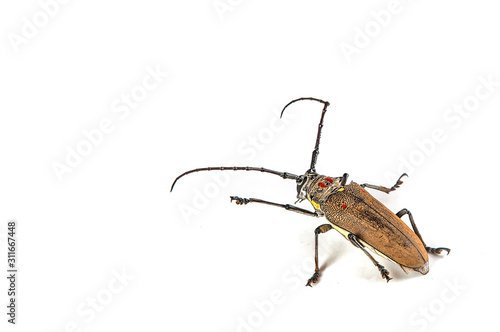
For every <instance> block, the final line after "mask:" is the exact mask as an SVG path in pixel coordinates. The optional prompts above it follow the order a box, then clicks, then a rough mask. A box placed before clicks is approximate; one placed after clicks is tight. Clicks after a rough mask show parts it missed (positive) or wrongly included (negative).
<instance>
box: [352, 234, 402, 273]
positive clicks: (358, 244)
mask: <svg viewBox="0 0 500 332" xmlns="http://www.w3.org/2000/svg"><path fill="white" fill-rule="evenodd" d="M347 237H348V238H349V241H351V243H352V244H353V245H354V246H355V247H357V248H359V249H361V250H363V252H364V253H365V254H366V256H368V258H369V259H370V260H371V261H372V263H373V264H374V265H375V266H376V267H377V268H378V270H379V271H380V274H381V275H382V278H383V279H386V280H387V282H389V280H391V279H392V278H391V277H389V271H387V270H386V268H385V267H384V266H383V265H381V264H380V263H379V262H377V261H376V260H375V258H373V257H372V255H370V253H369V252H368V251H367V250H366V249H365V247H364V246H363V245H362V244H361V242H359V239H358V237H357V236H356V235H354V234H352V233H349V235H348V236H347Z"/></svg>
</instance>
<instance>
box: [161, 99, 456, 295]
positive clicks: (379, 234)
mask: <svg viewBox="0 0 500 332" xmlns="http://www.w3.org/2000/svg"><path fill="white" fill-rule="evenodd" d="M302 100H312V101H317V102H319V103H322V104H323V111H322V113H321V118H320V121H319V125H318V133H317V136H316V144H315V146H314V150H313V152H312V158H311V166H310V168H309V169H308V170H307V171H306V172H305V173H304V174H303V175H295V174H292V173H288V172H278V171H274V170H270V169H267V168H263V167H241V166H234V167H227V166H222V167H203V168H196V169H193V170H190V171H187V172H184V173H183V174H181V175H179V176H178V177H177V178H176V179H175V180H174V182H173V184H172V187H171V188H170V191H172V189H173V188H174V185H175V184H176V182H177V181H178V180H179V179H180V178H181V177H183V176H184V175H187V174H190V173H194V172H199V171H212V170H220V171H226V170H233V171H242V170H244V171H259V172H263V173H270V174H274V175H279V176H281V177H282V178H283V179H291V180H295V181H296V183H297V202H302V201H304V200H306V199H307V200H308V201H309V202H310V203H311V204H312V206H313V207H314V211H309V210H306V209H303V208H300V207H298V206H295V205H291V204H279V203H273V202H269V201H265V200H262V199H258V198H241V197H238V196H230V198H231V202H233V201H235V202H236V204H238V205H244V204H248V203H261V204H267V205H271V206H276V207H280V208H284V209H286V210H288V211H293V212H297V213H301V214H304V215H307V216H311V217H325V218H326V220H327V221H328V223H327V224H323V225H320V226H318V227H317V228H316V230H315V231H314V235H315V251H314V262H315V271H314V274H313V275H312V277H311V278H309V280H308V281H307V284H306V286H312V285H311V283H316V282H317V281H318V278H319V276H320V269H319V265H318V235H319V234H321V233H325V232H328V231H329V230H331V229H332V228H333V229H335V230H337V231H338V232H339V233H340V234H342V235H343V236H344V237H345V238H346V239H347V240H348V241H350V242H351V243H352V244H353V245H354V246H355V247H356V248H359V249H361V250H362V251H363V252H364V253H365V254H366V255H367V256H368V258H369V259H370V260H371V261H372V263H373V264H374V265H375V266H376V267H377V268H378V270H379V271H380V274H381V276H382V278H384V279H386V280H387V282H389V280H391V279H392V278H391V277H389V271H387V269H386V268H385V267H384V266H383V265H381V264H380V263H379V262H378V261H376V260H375V259H374V258H373V257H372V256H371V255H370V253H369V252H368V250H367V248H368V249H370V250H371V251H373V252H375V253H376V254H378V255H380V256H382V257H384V258H386V259H388V260H390V261H393V262H395V263H396V264H398V265H399V266H400V267H401V268H402V269H403V271H405V272H406V273H408V272H407V270H406V269H412V270H415V271H417V272H420V273H421V274H424V275H425V274H427V273H428V272H429V257H428V255H427V253H432V254H441V252H443V251H446V252H447V254H449V253H450V249H449V248H444V247H439V248H432V247H428V246H427V245H426V244H425V242H424V240H423V239H422V236H421V235H420V232H419V231H418V229H417V226H416V224H415V221H414V220H413V216H412V214H411V212H410V211H408V210H407V209H402V210H401V211H399V212H397V213H396V214H394V213H393V212H392V211H390V210H389V209H388V208H387V207H386V206H385V205H383V204H382V203H381V202H379V201H378V200H377V199H375V198H374V197H373V196H372V195H370V194H369V193H368V192H367V191H366V190H365V188H369V189H374V190H379V191H382V192H385V193H387V194H388V193H390V192H391V191H394V190H396V189H397V188H399V186H400V185H401V184H402V183H403V181H402V180H401V178H402V177H403V176H407V174H406V173H404V174H402V175H401V176H400V177H399V179H398V180H397V181H396V183H395V184H394V185H393V186H392V187H391V188H387V187H383V186H377V185H372V184H368V183H364V184H361V185H360V184H357V183H355V182H353V181H351V182H350V183H349V184H347V177H348V174H347V173H344V175H342V176H340V177H330V176H325V175H320V174H318V173H316V167H315V166H316V161H317V158H318V154H319V142H320V139H321V130H322V128H323V120H324V117H325V113H326V110H327V108H328V106H329V105H330V103H329V102H327V101H323V100H321V99H318V98H312V97H303V98H298V99H295V100H292V101H291V102H289V103H288V104H287V105H286V106H285V107H284V108H283V110H282V111H281V116H280V117H282V116H283V113H284V112H285V109H286V108H287V107H288V106H290V105H291V104H293V103H295V102H297V101H302ZM297 202H296V203H297ZM404 215H408V218H409V219H410V223H411V226H412V228H413V231H412V230H411V229H410V228H409V227H408V226H407V225H406V224H405V223H404V222H403V221H402V219H401V217H403V216H404Z"/></svg>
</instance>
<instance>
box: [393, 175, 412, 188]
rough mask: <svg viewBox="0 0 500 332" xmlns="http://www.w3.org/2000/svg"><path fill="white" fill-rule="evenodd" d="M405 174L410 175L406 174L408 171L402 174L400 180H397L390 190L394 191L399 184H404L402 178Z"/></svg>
mask: <svg viewBox="0 0 500 332" xmlns="http://www.w3.org/2000/svg"><path fill="white" fill-rule="evenodd" d="M403 176H406V177H408V174H406V173H403V174H401V176H400V177H399V179H398V181H396V184H395V185H393V186H392V187H391V189H390V191H394V190H396V189H398V188H399V186H400V185H402V184H403V181H401V178H402V177H403Z"/></svg>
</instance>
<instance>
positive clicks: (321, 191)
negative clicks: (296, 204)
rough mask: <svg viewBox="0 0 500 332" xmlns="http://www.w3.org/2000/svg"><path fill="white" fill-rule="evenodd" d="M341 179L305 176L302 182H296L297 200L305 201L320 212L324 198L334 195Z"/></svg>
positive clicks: (312, 175) (316, 175) (340, 186)
mask: <svg viewBox="0 0 500 332" xmlns="http://www.w3.org/2000/svg"><path fill="white" fill-rule="evenodd" d="M341 181H342V177H329V176H326V175H319V174H306V175H304V176H303V179H302V182H301V183H299V181H297V198H298V199H299V200H304V199H307V200H308V201H309V202H311V204H312V205H313V206H314V209H315V210H316V211H318V212H321V213H322V211H321V208H320V205H321V203H323V202H324V201H325V200H326V198H327V197H328V196H330V195H332V194H334V193H336V192H337V191H338V190H339V189H340V188H342V185H341Z"/></svg>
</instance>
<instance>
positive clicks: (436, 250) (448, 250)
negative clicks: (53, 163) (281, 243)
mask: <svg viewBox="0 0 500 332" xmlns="http://www.w3.org/2000/svg"><path fill="white" fill-rule="evenodd" d="M425 250H427V252H430V253H431V254H436V255H439V254H440V253H442V252H443V251H446V255H449V254H450V251H451V249H449V248H444V247H439V248H431V247H425Z"/></svg>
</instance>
